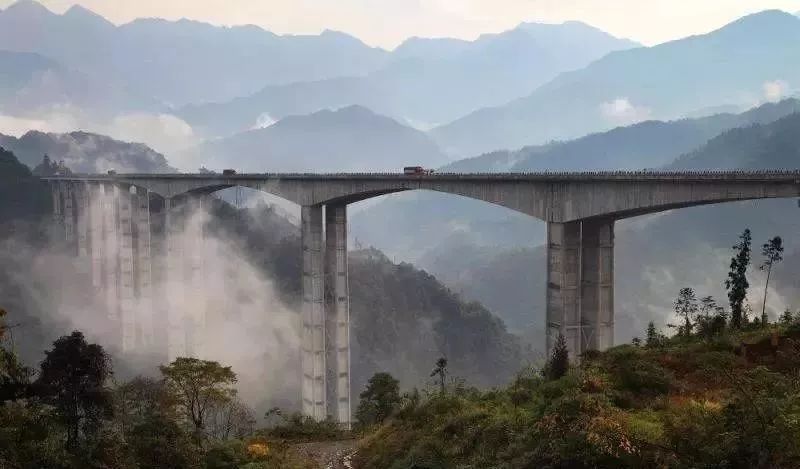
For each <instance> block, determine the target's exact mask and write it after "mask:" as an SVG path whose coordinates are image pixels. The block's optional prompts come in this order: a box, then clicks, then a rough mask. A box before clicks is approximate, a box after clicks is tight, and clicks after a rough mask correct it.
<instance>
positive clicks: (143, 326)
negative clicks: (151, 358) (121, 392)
mask: <svg viewBox="0 0 800 469" xmlns="http://www.w3.org/2000/svg"><path fill="white" fill-rule="evenodd" d="M134 200H135V201H136V204H135V205H134V207H135V211H136V214H135V221H134V226H135V234H136V244H135V246H136V250H135V255H134V261H135V275H134V278H135V280H136V298H137V302H136V303H137V308H136V309H137V313H136V319H137V327H136V330H137V346H139V347H141V348H143V349H144V350H148V351H149V350H152V347H153V345H154V344H155V338H154V334H155V330H154V324H153V306H154V305H153V265H152V259H153V258H152V247H151V244H152V236H151V227H150V192H149V191H148V190H147V189H142V188H137V189H136V195H135V196H134Z"/></svg>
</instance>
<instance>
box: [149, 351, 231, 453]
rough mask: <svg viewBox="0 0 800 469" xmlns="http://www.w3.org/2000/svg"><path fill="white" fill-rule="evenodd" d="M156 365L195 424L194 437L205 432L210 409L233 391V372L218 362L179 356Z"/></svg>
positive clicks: (227, 399)
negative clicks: (165, 364) (168, 361)
mask: <svg viewBox="0 0 800 469" xmlns="http://www.w3.org/2000/svg"><path fill="white" fill-rule="evenodd" d="M159 369H160V370H161V374H162V375H163V376H164V379H165V381H166V384H167V387H168V389H169V390H170V392H171V393H172V395H173V396H174V397H175V399H176V400H177V403H178V406H179V408H181V410H182V411H183V414H184V417H185V418H186V419H187V420H188V422H189V423H191V425H192V426H193V427H194V428H193V430H194V433H195V438H198V439H200V438H201V437H202V436H204V434H205V430H206V418H207V417H208V414H209V412H210V411H211V410H212V409H213V408H214V407H215V406H219V405H220V404H223V403H227V402H230V401H231V400H232V399H233V397H234V396H235V395H236V390H235V389H234V388H233V387H232V385H233V384H235V383H236V373H234V372H233V370H232V369H231V367H229V366H222V365H220V364H219V363H218V362H215V361H206V360H199V359H197V358H184V357H178V358H176V359H175V360H174V361H173V362H172V363H170V364H169V365H168V366H163V365H162V366H160V367H159Z"/></svg>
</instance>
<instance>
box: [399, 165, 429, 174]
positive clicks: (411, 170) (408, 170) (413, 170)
mask: <svg viewBox="0 0 800 469" xmlns="http://www.w3.org/2000/svg"><path fill="white" fill-rule="evenodd" d="M403 174H405V175H407V176H425V175H430V174H433V170H432V169H425V168H423V167H422V166H406V167H405V168H403Z"/></svg>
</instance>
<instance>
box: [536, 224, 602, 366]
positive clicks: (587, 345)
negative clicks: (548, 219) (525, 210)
mask: <svg viewBox="0 0 800 469" xmlns="http://www.w3.org/2000/svg"><path fill="white" fill-rule="evenodd" d="M558 334H563V335H564V338H565V340H566V343H567V348H568V349H569V351H570V355H571V356H572V357H578V356H579V355H580V354H582V353H583V352H584V351H585V350H590V349H592V350H604V349H606V348H608V347H609V346H611V345H613V343H614V220H612V219H597V220H594V219H590V220H579V221H574V222H569V223H548V224H547V351H548V354H549V353H550V351H551V350H552V348H553V345H554V343H555V339H556V337H557V336H558Z"/></svg>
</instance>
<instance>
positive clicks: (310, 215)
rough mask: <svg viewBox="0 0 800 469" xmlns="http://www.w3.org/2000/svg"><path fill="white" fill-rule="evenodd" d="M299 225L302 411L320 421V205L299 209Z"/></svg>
mask: <svg viewBox="0 0 800 469" xmlns="http://www.w3.org/2000/svg"><path fill="white" fill-rule="evenodd" d="M300 225H301V237H302V246H303V272H302V275H303V311H302V323H303V326H302V356H301V362H302V365H301V367H302V373H303V376H302V399H303V413H304V414H305V415H308V416H311V417H313V418H315V419H316V420H324V419H325V418H326V417H327V397H326V391H327V385H326V369H325V362H326V360H325V358H326V356H325V355H326V347H325V335H326V334H325V307H324V306H325V304H324V298H323V293H324V281H325V278H324V272H325V268H324V258H323V256H324V252H323V249H324V242H323V231H322V230H323V226H322V205H304V206H303V207H302V208H301V210H300Z"/></svg>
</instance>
